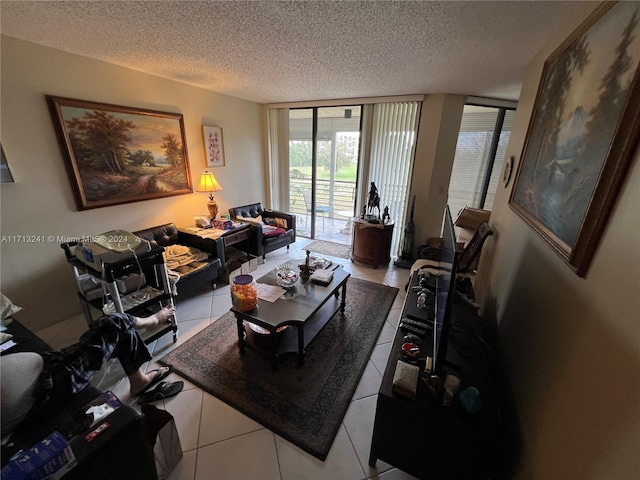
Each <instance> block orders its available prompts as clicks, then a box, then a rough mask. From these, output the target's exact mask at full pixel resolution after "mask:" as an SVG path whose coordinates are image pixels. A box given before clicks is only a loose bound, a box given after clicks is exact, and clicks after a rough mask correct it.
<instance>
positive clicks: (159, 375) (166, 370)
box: [135, 365, 173, 397]
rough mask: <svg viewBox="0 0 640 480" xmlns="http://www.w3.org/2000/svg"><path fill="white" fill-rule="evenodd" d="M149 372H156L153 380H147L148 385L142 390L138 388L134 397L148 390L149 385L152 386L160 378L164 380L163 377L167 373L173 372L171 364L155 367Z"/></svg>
mask: <svg viewBox="0 0 640 480" xmlns="http://www.w3.org/2000/svg"><path fill="white" fill-rule="evenodd" d="M163 370H164V371H163ZM151 372H156V374H155V376H154V377H153V380H151V382H149V385H147V386H146V387H144V388H143V389H142V390H140V391H139V392H138V393H137V394H136V395H135V396H136V397H137V396H138V395H142V394H143V393H146V392H149V391H150V389H151V387H153V386H154V385H155V384H156V383H158V382H159V381H160V380H164V379H165V378H167V377H168V376H169V374H171V373H172V372H173V367H172V366H171V365H167V366H166V367H160V368H156V369H155V370H151V371H150V372H149V373H151Z"/></svg>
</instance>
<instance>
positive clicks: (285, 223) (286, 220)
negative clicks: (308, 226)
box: [229, 203, 296, 260]
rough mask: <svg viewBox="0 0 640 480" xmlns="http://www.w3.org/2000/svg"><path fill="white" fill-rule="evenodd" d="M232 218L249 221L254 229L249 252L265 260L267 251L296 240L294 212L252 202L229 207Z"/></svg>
mask: <svg viewBox="0 0 640 480" xmlns="http://www.w3.org/2000/svg"><path fill="white" fill-rule="evenodd" d="M229 215H230V216H231V219H232V220H235V221H237V222H244V223H249V224H250V225H251V229H252V235H251V239H252V241H251V244H250V248H249V253H250V254H252V255H255V256H256V257H262V259H263V260H264V259H265V258H266V255H267V253H270V252H273V251H274V250H277V249H279V248H282V247H287V249H289V245H291V244H292V243H293V242H295V241H296V216H295V215H294V214H292V213H286V212H281V211H277V210H270V209H265V208H264V207H263V206H262V204H261V203H250V204H249V205H242V206H240V207H232V208H230V209H229Z"/></svg>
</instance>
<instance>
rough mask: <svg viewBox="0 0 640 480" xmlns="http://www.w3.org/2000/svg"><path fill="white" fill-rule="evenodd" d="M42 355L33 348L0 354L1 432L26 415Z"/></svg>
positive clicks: (8, 430)
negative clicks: (0, 387)
mask: <svg viewBox="0 0 640 480" xmlns="http://www.w3.org/2000/svg"><path fill="white" fill-rule="evenodd" d="M42 364H43V362H42V357H41V356H40V355H38V354H37V353H34V352H18V353H12V354H10V355H5V356H3V357H0V375H1V377H2V390H0V400H1V401H0V410H1V412H0V413H1V414H2V436H3V437H4V436H5V435H6V434H8V433H10V432H11V431H13V429H14V428H15V427H16V426H17V425H18V424H19V423H20V422H21V421H22V419H23V418H24V417H26V416H27V413H29V410H31V407H32V406H33V402H34V398H33V391H34V389H35V387H36V384H37V382H38V377H39V376H40V373H41V372H42Z"/></svg>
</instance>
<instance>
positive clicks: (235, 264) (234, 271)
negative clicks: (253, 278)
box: [223, 247, 258, 283]
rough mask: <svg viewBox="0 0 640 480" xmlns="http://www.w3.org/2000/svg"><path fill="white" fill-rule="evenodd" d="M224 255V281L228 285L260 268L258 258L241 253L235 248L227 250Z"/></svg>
mask: <svg viewBox="0 0 640 480" xmlns="http://www.w3.org/2000/svg"><path fill="white" fill-rule="evenodd" d="M224 255H225V264H224V278H223V280H224V281H225V282H227V283H231V282H232V281H233V279H234V278H235V277H237V276H238V275H248V274H249V273H251V272H253V271H254V270H255V269H256V268H258V258H257V257H256V256H255V255H250V254H248V253H244V252H241V251H240V250H238V249H236V248H233V247H228V248H225V250H224Z"/></svg>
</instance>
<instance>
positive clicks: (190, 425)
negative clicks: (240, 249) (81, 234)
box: [38, 238, 414, 480]
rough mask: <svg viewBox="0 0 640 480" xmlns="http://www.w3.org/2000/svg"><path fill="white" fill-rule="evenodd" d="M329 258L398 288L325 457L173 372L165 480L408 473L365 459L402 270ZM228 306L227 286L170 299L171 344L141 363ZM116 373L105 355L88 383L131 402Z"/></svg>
mask: <svg viewBox="0 0 640 480" xmlns="http://www.w3.org/2000/svg"><path fill="white" fill-rule="evenodd" d="M308 242H309V240H308V239H303V238H301V239H299V240H298V241H297V242H296V243H295V244H293V245H292V246H291V248H290V250H289V251H287V250H286V249H284V248H282V249H280V250H277V251H275V252H272V253H271V254H268V255H267V258H266V261H265V263H264V264H262V265H259V267H258V270H257V271H256V272H254V275H256V276H260V275H261V274H264V273H266V272H268V271H269V270H271V269H273V268H275V266H276V265H278V264H281V263H286V262H287V261H288V259H290V258H302V257H303V256H304V249H303V247H304V245H305V244H307V243H308ZM331 259H332V260H334V261H336V262H338V263H341V264H343V265H344V268H345V269H346V270H348V271H349V272H350V273H351V274H352V276H354V277H357V278H362V279H366V280H370V281H373V282H377V283H381V284H385V285H390V286H394V287H398V288H399V293H398V296H397V297H396V300H395V302H394V304H393V307H392V309H391V312H390V313H389V316H388V318H387V322H386V324H385V326H384V327H383V329H382V332H381V333H380V337H379V338H378V341H377V344H376V346H375V348H374V350H373V352H372V354H371V358H370V360H369V363H368V365H367V367H366V370H365V372H364V374H363V376H362V379H361V381H360V384H359V385H358V388H357V390H356V392H355V394H354V396H353V399H352V400H351V405H350V407H349V409H348V411H347V413H346V415H345V417H344V419H343V421H342V425H341V427H340V430H339V432H338V435H337V436H336V439H335V441H334V443H333V446H332V448H331V451H330V452H329V456H328V457H327V459H326V460H325V461H324V462H322V461H320V460H318V459H316V458H315V457H313V456H311V455H309V454H307V453H306V452H304V451H302V450H301V449H299V448H298V447H296V446H295V445H293V444H292V443H290V442H288V441H287V440H284V439H282V438H281V437H279V436H278V435H276V434H274V433H273V432H271V431H270V430H268V429H266V428H264V427H262V425H260V424H258V423H256V422H255V421H253V420H251V419H249V418H248V417H246V416H245V415H243V414H242V413H240V412H238V411H236V410H234V409H233V408H231V407H229V406H228V405H226V404H225V403H223V402H222V401H220V400H218V399H217V398H216V397H214V396H212V395H209V394H208V393H206V392H204V391H203V390H201V389H200V388H198V387H196V386H195V385H193V384H191V383H189V382H188V381H186V380H184V379H183V378H182V377H180V376H179V375H177V374H172V375H171V376H170V377H169V380H183V381H184V382H185V388H184V390H183V391H182V392H181V393H180V394H179V395H177V396H176V397H173V398H170V399H167V400H165V401H160V402H156V403H157V404H158V406H159V407H160V408H165V409H166V410H167V411H169V412H170V413H171V414H172V415H173V416H174V417H175V420H176V425H177V428H178V433H179V436H180V442H181V444H182V450H183V452H184V456H183V458H182V460H181V462H180V463H179V464H178V466H177V467H176V469H175V470H174V471H173V472H172V474H171V476H170V479H171V480H212V479H221V480H231V479H241V480H250V479H260V480H267V479H277V480H302V479H331V480H361V479H377V478H379V479H384V480H402V479H412V478H414V477H412V476H410V475H408V474H406V473H404V472H402V471H400V470H398V469H396V468H393V467H392V466H390V465H388V464H385V463H384V462H381V461H378V463H377V465H376V468H371V467H369V465H368V459H369V447H370V444H371V435H372V431H373V419H374V415H375V408H376V396H377V392H378V389H379V385H380V381H381V379H382V373H383V372H384V368H385V366H386V362H387V358H388V355H389V349H390V348H391V341H392V340H393V336H394V332H395V328H396V326H397V323H398V318H399V316H400V311H401V309H402V303H403V300H404V288H403V287H404V285H405V283H406V281H407V279H408V276H409V271H408V270H404V269H396V268H394V267H393V263H390V264H389V266H388V267H387V268H384V267H380V268H378V269H373V268H372V267H369V266H365V265H360V264H355V263H351V262H350V261H349V260H346V259H342V258H331ZM230 307H231V298H230V293H229V286H228V285H219V286H218V288H217V289H215V290H210V289H209V288H208V287H204V288H203V290H202V291H201V292H199V293H198V294H196V295H194V296H191V297H189V298H179V297H176V308H177V317H178V325H179V336H178V342H177V344H174V343H173V341H172V339H171V335H165V336H164V337H162V338H160V339H158V340H157V341H155V342H153V343H152V344H151V345H150V351H151V352H152V354H153V360H152V361H151V362H149V364H148V365H147V366H146V368H147V369H152V368H155V367H156V365H157V364H156V361H157V360H158V359H159V358H161V357H163V356H164V355H166V354H167V353H168V352H169V351H171V350H172V349H173V348H175V346H176V345H178V344H180V343H182V342H184V341H185V340H187V339H188V338H189V337H191V336H193V335H194V334H195V333H197V332H198V331H200V330H202V329H203V328H204V327H206V326H207V325H209V324H210V323H211V322H215V321H216V320H217V319H218V318H219V317H220V316H222V315H224V314H225V313H227V312H228V311H229V308H230ZM85 329H86V323H85V321H84V317H83V316H82V315H78V316H76V317H73V318H70V319H68V320H66V321H64V322H61V323H58V324H56V325H54V326H52V327H49V328H47V329H44V330H42V331H40V332H38V334H39V335H40V336H41V337H42V338H43V339H44V340H45V341H47V342H48V343H49V344H51V345H52V346H53V347H54V348H59V347H62V346H65V345H68V344H71V343H74V342H75V341H76V340H77V339H78V337H79V336H80V335H81V334H82V332H84V330H85ZM123 375H124V374H123V372H122V370H121V368H120V366H119V364H118V362H117V361H112V362H109V364H108V365H107V367H106V368H105V369H103V371H102V372H100V373H98V375H96V377H95V378H94V383H95V384H96V386H98V387H99V388H102V389H111V390H112V391H113V392H114V393H115V394H116V395H117V396H118V397H119V398H120V399H121V400H122V401H123V402H125V403H129V404H131V405H133V406H135V403H134V399H132V398H130V396H129V394H128V391H129V382H128V380H127V379H126V378H123Z"/></svg>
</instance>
